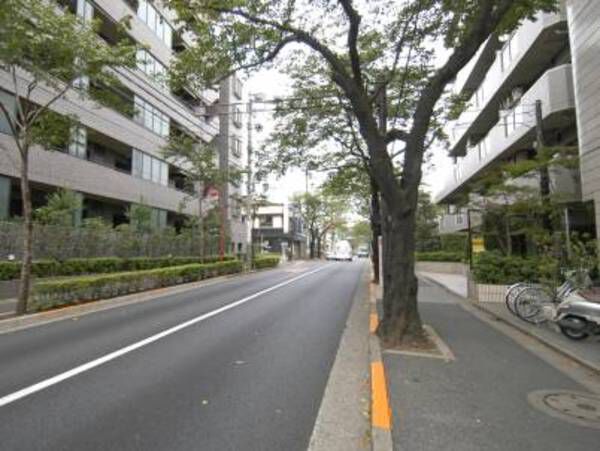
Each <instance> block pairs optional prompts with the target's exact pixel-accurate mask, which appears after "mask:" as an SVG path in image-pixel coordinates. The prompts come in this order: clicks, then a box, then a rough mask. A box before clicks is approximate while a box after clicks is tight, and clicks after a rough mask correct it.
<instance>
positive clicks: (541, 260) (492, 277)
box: [472, 252, 556, 285]
mask: <svg viewBox="0 0 600 451" xmlns="http://www.w3.org/2000/svg"><path fill="white" fill-rule="evenodd" d="M555 264H556V262H555V261H554V260H552V259H551V258H549V257H529V258H524V257H515V256H505V255H502V254H499V253H497V252H482V253H480V254H477V255H476V256H475V258H474V260H473V268H472V273H473V276H474V278H475V281H476V282H478V283H487V284H495V285H510V284H513V283H517V282H532V283H537V282H541V281H542V280H543V279H544V277H545V276H548V274H550V273H552V272H553V271H555V268H556V266H555Z"/></svg>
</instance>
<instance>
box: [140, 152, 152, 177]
mask: <svg viewBox="0 0 600 451" xmlns="http://www.w3.org/2000/svg"><path fill="white" fill-rule="evenodd" d="M142 178H143V179H146V180H152V157H151V156H150V155H147V154H143V163H142Z"/></svg>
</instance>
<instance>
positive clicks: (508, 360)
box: [384, 281, 598, 451]
mask: <svg viewBox="0 0 600 451" xmlns="http://www.w3.org/2000/svg"><path fill="white" fill-rule="evenodd" d="M419 293H420V295H419V298H420V299H419V301H420V308H421V314H422V317H423V320H424V322H425V323H426V324H429V325H431V326H432V327H433V328H434V329H435V331H436V332H437V333H438V334H439V336H440V337H441V339H442V340H443V341H444V342H445V343H446V344H447V345H448V346H449V347H450V349H451V351H452V352H453V353H454V355H455V360H454V361H450V362H446V361H444V360H441V359H434V358H427V357H415V356H406V355H398V354H393V353H389V352H384V362H385V366H386V373H387V378H388V383H389V390H390V399H391V404H392V411H393V430H392V433H393V438H394V448H395V449H396V450H402V451H429V450H431V451H434V450H435V451H437V450H446V451H453V450H456V451H471V450H473V451H475V450H477V451H479V450H484V449H485V450H525V449H526V450H540V451H542V450H543V451H546V450H567V449H568V450H570V451H576V450H582V451H584V450H585V451H587V450H589V449H596V448H597V447H598V430H597V429H591V428H585V427H582V426H577V425H573V424H571V423H567V422H565V421H563V420H559V419H556V418H554V417H551V416H549V415H547V414H545V413H542V412H540V411H538V410H536V409H534V408H533V407H531V406H530V404H529V403H528V401H527V395H528V394H529V393H530V392H532V391H534V390H542V389H571V390H577V391H586V390H585V388H584V387H582V386H581V385H579V384H578V383H576V382H575V381H574V380H572V379H571V378H569V377H568V376H566V375H565V374H564V373H563V372H561V371H559V370H557V369H556V368H555V367H554V366H551V365H550V364H548V363H546V362H545V361H544V360H542V359H541V358H540V357H538V356H537V355H536V354H533V353H531V352H529V351H528V350H526V349H525V348H524V347H522V346H520V345H519V344H517V343H516V342H515V341H513V340H512V339H511V338H509V337H508V336H507V335H505V334H503V333H501V332H499V331H497V330H496V329H495V328H492V327H490V325H488V324H487V323H485V322H483V321H481V320H479V319H478V318H477V317H476V316H474V315H473V314H471V313H469V312H468V311H466V310H465V309H463V308H462V307H461V306H460V305H459V303H460V302H463V300H462V299H461V298H459V297H457V296H454V295H452V294H451V293H449V292H448V291H446V290H444V289H442V288H440V287H438V286H436V285H434V284H433V283H431V282H426V281H423V282H422V283H421V286H420V291H419Z"/></svg>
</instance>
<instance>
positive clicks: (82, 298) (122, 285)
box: [28, 260, 242, 312]
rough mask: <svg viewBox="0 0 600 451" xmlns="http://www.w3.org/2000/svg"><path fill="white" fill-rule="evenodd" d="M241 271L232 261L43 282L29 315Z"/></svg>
mask: <svg viewBox="0 0 600 451" xmlns="http://www.w3.org/2000/svg"><path fill="white" fill-rule="evenodd" d="M241 271H242V262H240V261H239V260H229V261H224V262H216V263H194V264H188V265H183V266H173V267H169V268H158V269H150V270H144V271H135V272H124V273H118V274H105V275H94V276H83V277H77V278H73V279H65V280H53V281H46V282H39V283H37V284H36V285H35V286H34V288H33V293H32V298H31V300H30V302H29V305H28V311H29V312H39V311H43V310H48V309H51V308H56V307H62V306H66V305H71V304H77V303H80V302H88V301H95V300H98V299H106V298H110V297H115V296H122V295H125V294H129V293H137V292H140V291H145V290H152V289H155V288H161V287H168V286H171V285H177V284H181V283H188V282H195V281H198V280H202V279H208V278H210V277H216V276H220V275H225V274H233V273H239V272H241Z"/></svg>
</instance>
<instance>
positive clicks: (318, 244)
mask: <svg viewBox="0 0 600 451" xmlns="http://www.w3.org/2000/svg"><path fill="white" fill-rule="evenodd" d="M317 258H321V234H319V235H318V236H317Z"/></svg>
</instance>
